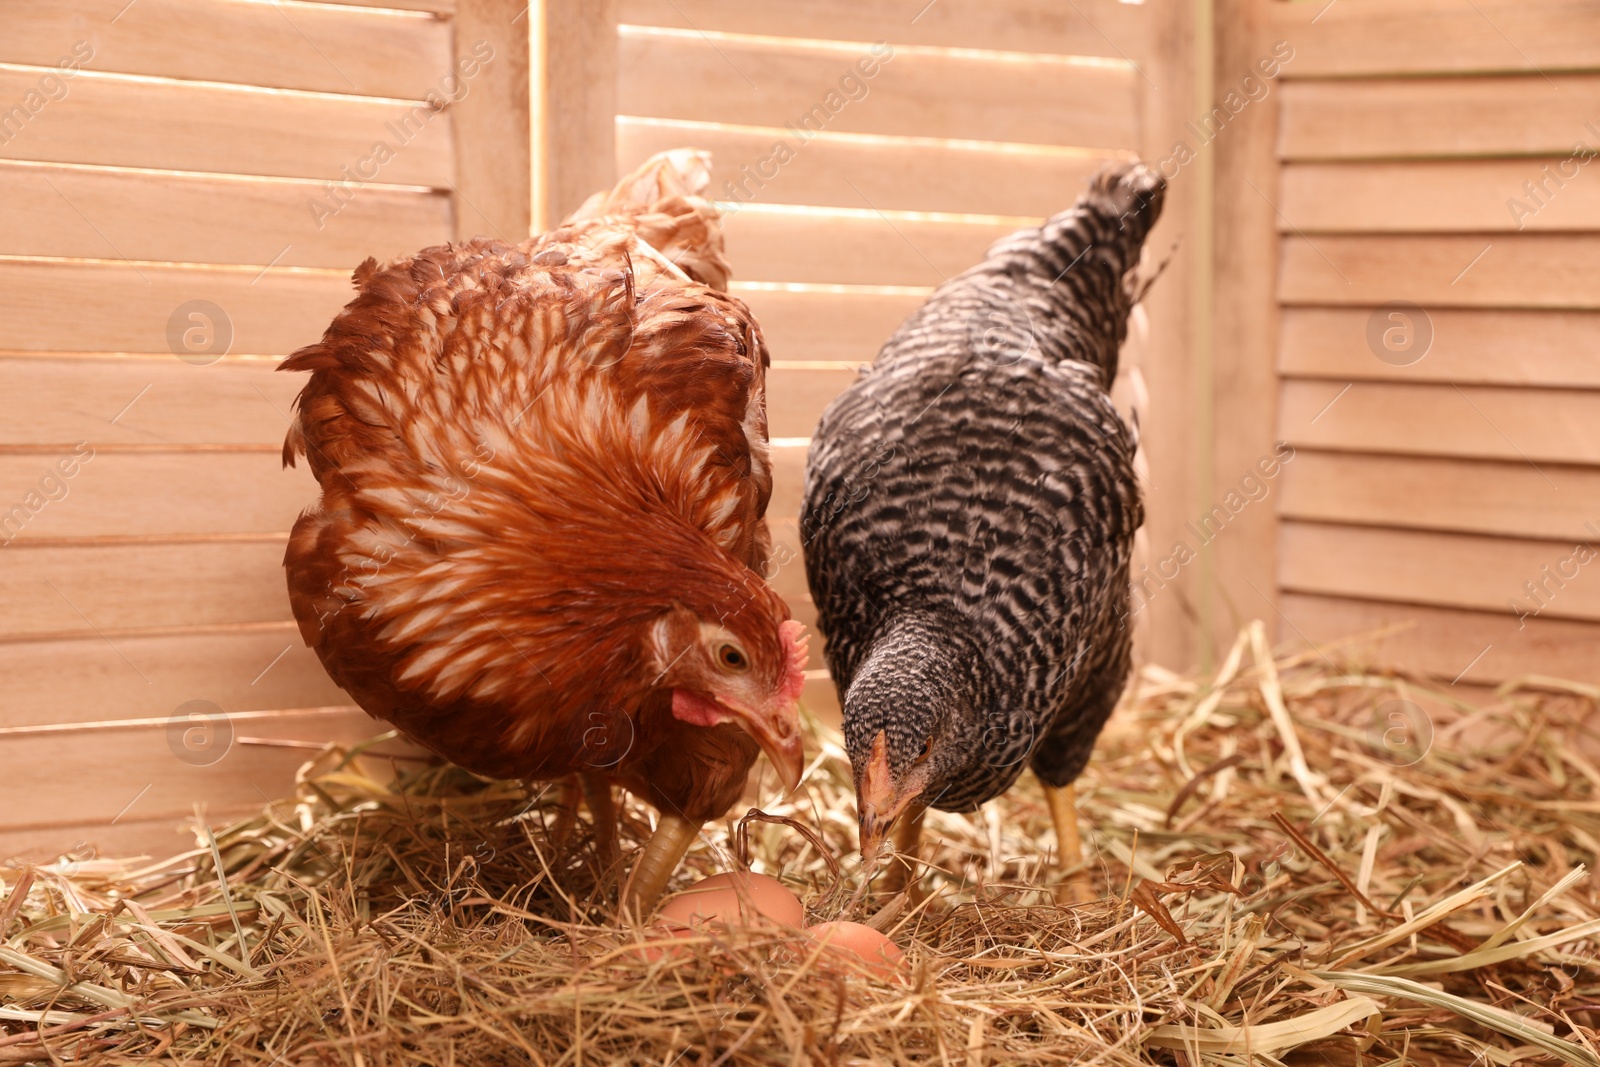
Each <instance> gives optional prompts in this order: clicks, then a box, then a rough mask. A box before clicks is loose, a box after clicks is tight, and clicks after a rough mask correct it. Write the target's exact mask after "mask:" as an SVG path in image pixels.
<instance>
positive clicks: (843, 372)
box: [767, 363, 860, 437]
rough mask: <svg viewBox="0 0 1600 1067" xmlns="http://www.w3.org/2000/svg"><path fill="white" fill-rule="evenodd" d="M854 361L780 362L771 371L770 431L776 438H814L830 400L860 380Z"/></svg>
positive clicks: (768, 402) (768, 411)
mask: <svg viewBox="0 0 1600 1067" xmlns="http://www.w3.org/2000/svg"><path fill="white" fill-rule="evenodd" d="M859 373H860V372H859V370H858V369H857V367H856V366H855V365H851V364H842V365H841V364H833V363H820V364H811V363H779V364H776V365H774V366H773V368H772V369H771V370H769V371H768V372H767V430H768V432H769V433H770V434H771V435H772V436H773V437H810V436H811V435H812V433H813V432H814V431H815V430H816V428H817V420H819V419H821V418H822V411H823V409H824V408H826V407H827V406H828V403H829V402H830V401H831V400H833V398H834V397H836V396H838V395H839V394H840V393H841V392H843V391H844V390H845V389H846V388H847V387H848V386H849V385H850V383H852V382H854V381H855V380H856V377H857V376H858V374H859Z"/></svg>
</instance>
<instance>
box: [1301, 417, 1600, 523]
mask: <svg viewBox="0 0 1600 1067" xmlns="http://www.w3.org/2000/svg"><path fill="white" fill-rule="evenodd" d="M1330 417H1331V416H1330ZM1544 473H1545V475H1546V476H1548V477H1549V479H1550V480H1549V481H1546V480H1545V478H1544V477H1541V476H1540V473H1539V472H1538V471H1536V470H1534V469H1533V468H1532V467H1530V466H1528V465H1527V464H1526V463H1523V462H1520V461H1517V462H1512V463H1494V462H1486V461H1484V460H1453V459H1420V458H1415V457H1409V456H1366V455H1354V454H1344V453H1328V452H1313V451H1311V450H1310V449H1301V450H1300V451H1299V452H1298V453H1297V454H1296V456H1295V458H1294V460H1293V461H1292V462H1290V463H1287V464H1285V465H1284V468H1283V476H1282V478H1281V479H1280V492H1281V495H1280V496H1279V497H1278V512H1279V514H1281V515H1284V516H1287V517H1289V518H1295V519H1320V520H1323V521H1326V522H1357V523H1370V524H1373V525H1379V526H1404V527H1421V528H1424V529H1430V530H1451V531H1456V532H1460V533H1485V534H1489V533H1494V534H1505V535H1507V536H1510V537H1545V538H1576V539H1582V540H1590V539H1595V538H1600V470H1596V469H1595V468H1592V467H1555V466H1550V467H1546V468H1544Z"/></svg>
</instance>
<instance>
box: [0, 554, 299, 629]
mask: <svg viewBox="0 0 1600 1067" xmlns="http://www.w3.org/2000/svg"><path fill="white" fill-rule="evenodd" d="M285 541H286V538H282V537H266V538H261V539H257V540H250V541H221V542H209V543H208V542H199V543H194V542H185V543H180V544H170V543H169V544H105V545H77V546H70V547H69V546H61V545H40V546H37V547H35V546H32V545H29V544H28V543H27V542H26V541H19V542H17V543H15V544H9V545H7V546H6V555H5V558H4V559H3V560H0V619H3V620H4V621H3V622H0V640H4V639H6V638H7V637H12V636H16V635H24V634H26V635H39V634H58V635H72V636H80V637H93V636H95V633H96V631H97V630H98V631H99V632H101V633H106V634H111V633H113V632H116V631H125V630H133V629H140V628H154V629H161V628H172V627H211V626H231V625H237V624H245V623H260V622H287V621H289V620H290V619H292V616H291V615H290V613H289V596H288V593H287V592H286V591H285V588H284V576H283V550H284V545H285Z"/></svg>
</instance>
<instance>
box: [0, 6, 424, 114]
mask: <svg viewBox="0 0 1600 1067" xmlns="http://www.w3.org/2000/svg"><path fill="white" fill-rule="evenodd" d="M6 19H7V29H8V31H9V32H8V33H7V34H6V37H5V40H4V41H0V62H5V63H31V64H38V65H41V66H53V65H54V64H55V63H56V62H57V61H58V60H59V59H60V58H61V56H62V54H63V53H64V52H67V51H69V49H68V48H67V47H66V46H67V44H68V42H72V41H77V40H80V39H83V40H87V41H89V42H90V43H91V44H92V45H93V48H94V56H93V58H92V59H91V60H89V65H90V66H92V67H94V68H95V69H97V70H107V71H116V72H118V73H119V74H151V75H157V76H159V77H164V78H184V79H191V80H200V81H220V82H240V83H243V84H246V85H264V86H271V87H274V88H278V89H311V90H319V91H322V92H328V93H347V94H350V95H354V96H388V97H394V98H397V99H402V100H421V99H422V98H423V97H424V96H426V95H427V94H428V93H429V92H434V91H439V90H440V88H441V86H440V79H441V78H443V77H444V76H445V75H446V74H448V73H449V72H450V60H451V56H450V24H449V23H448V22H445V21H443V20H440V19H436V18H429V17H427V16H425V15H417V14H413V13H402V12H399V11H384V10H380V9H379V6H377V5H375V6H373V7H368V8H362V9H359V10H358V9H352V8H340V7H329V6H326V5H323V4H293V5H284V4H238V3H221V4H219V3H216V2H214V0H140V2H139V3H136V4H131V5H130V4H129V3H128V2H127V0H75V2H74V3H72V4H60V3H55V2H53V0H13V2H12V3H9V4H7V7H6Z"/></svg>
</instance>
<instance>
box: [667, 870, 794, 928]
mask: <svg viewBox="0 0 1600 1067" xmlns="http://www.w3.org/2000/svg"><path fill="white" fill-rule="evenodd" d="M659 917H660V919H661V921H662V922H663V923H665V924H666V925H668V926H677V927H680V928H681V927H692V928H698V927H700V926H703V925H704V924H705V923H707V922H710V921H713V920H715V921H717V922H722V923H726V924H727V925H729V926H750V925H763V924H765V925H778V926H804V925H805V921H806V912H805V908H804V907H802V906H801V904H800V898H799V897H796V896H795V895H794V894H793V893H791V892H789V890H788V889H787V888H785V886H784V884H783V883H782V882H780V881H778V880H777V879H776V878H770V877H768V876H767V875H764V874H749V873H745V872H738V873H733V874H714V875H712V876H711V877H710V878H705V879H702V880H701V881H698V882H696V883H695V884H694V885H692V886H690V887H689V888H688V889H685V890H683V891H682V892H680V893H675V894H673V895H672V896H671V897H669V898H668V899H667V902H666V903H665V904H662V905H661V911H660V916H659Z"/></svg>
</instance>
